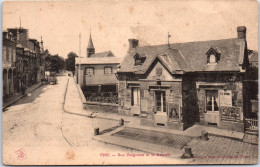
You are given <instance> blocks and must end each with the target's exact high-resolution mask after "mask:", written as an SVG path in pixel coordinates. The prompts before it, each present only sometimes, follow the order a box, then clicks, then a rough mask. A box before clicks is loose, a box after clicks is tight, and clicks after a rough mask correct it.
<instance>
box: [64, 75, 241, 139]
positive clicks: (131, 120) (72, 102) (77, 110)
mask: <svg viewBox="0 0 260 167" xmlns="http://www.w3.org/2000/svg"><path fill="white" fill-rule="evenodd" d="M65 110H66V111H67V113H71V114H76V115H80V116H87V117H91V118H101V119H108V120H116V121H119V120H120V119H121V118H122V119H124V121H125V122H126V123H127V124H126V126H128V127H132V128H139V129H143V130H151V129H152V130H156V131H160V132H165V133H173V134H178V135H184V136H190V137H200V135H201V131H202V130H205V131H207V132H208V133H209V134H210V135H216V136H222V137H227V138H231V139H237V140H239V141H242V140H243V138H244V133H242V132H236V131H230V130H225V129H219V128H215V127H207V126H202V125H194V126H192V127H190V128H188V129H186V130H185V131H178V130H174V129H166V128H162V127H147V126H140V118H138V117H130V116H125V115H120V114H118V113H101V112H91V111H87V110H86V109H83V104H82V99H81V95H80V92H79V90H78V87H77V85H76V83H75V80H74V78H73V77H70V79H69V84H68V90H67V95H66V101H65Z"/></svg>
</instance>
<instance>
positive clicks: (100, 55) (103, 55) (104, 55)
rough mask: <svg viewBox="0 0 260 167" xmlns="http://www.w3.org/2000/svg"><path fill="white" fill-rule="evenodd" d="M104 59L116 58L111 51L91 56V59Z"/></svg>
mask: <svg viewBox="0 0 260 167" xmlns="http://www.w3.org/2000/svg"><path fill="white" fill-rule="evenodd" d="M103 57H115V55H114V54H113V53H112V52H111V51H106V52H100V53H95V54H92V55H90V57H89V58H103Z"/></svg>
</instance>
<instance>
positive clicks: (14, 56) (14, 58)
mask: <svg viewBox="0 0 260 167" xmlns="http://www.w3.org/2000/svg"><path fill="white" fill-rule="evenodd" d="M13 62H16V50H15V49H13Z"/></svg>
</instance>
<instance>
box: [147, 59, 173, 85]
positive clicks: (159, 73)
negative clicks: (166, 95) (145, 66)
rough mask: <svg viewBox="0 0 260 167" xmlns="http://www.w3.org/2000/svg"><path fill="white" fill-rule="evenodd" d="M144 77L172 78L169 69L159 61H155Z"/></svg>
mask: <svg viewBox="0 0 260 167" xmlns="http://www.w3.org/2000/svg"><path fill="white" fill-rule="evenodd" d="M146 79H148V80H157V79H160V80H167V81H168V80H173V77H172V75H171V74H170V73H169V71H168V70H167V69H166V68H165V67H164V66H163V65H162V63H161V62H160V61H157V62H156V64H155V65H154V66H153V67H152V69H151V72H150V73H149V74H148V75H147V77H146Z"/></svg>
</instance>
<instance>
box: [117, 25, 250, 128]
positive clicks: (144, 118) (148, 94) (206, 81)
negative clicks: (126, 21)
mask: <svg viewBox="0 0 260 167" xmlns="http://www.w3.org/2000/svg"><path fill="white" fill-rule="evenodd" d="M237 34H238V37H237V38H232V39H221V40H211V41H199V42H188V43H174V44H169V45H156V46H138V40H136V39H129V46H130V47H129V51H128V54H127V55H126V57H125V58H124V60H123V62H122V63H121V65H120V66H121V67H120V69H119V70H118V71H117V77H118V80H119V88H118V99H119V101H118V103H119V108H118V111H119V113H121V114H126V115H132V116H138V117H140V123H141V124H142V125H147V126H164V127H166V128H170V129H179V130H185V129H186V128H188V127H190V126H192V125H194V124H202V125H206V126H217V127H219V128H224V129H230V130H236V131H244V116H246V115H248V113H247V107H248V104H247V101H246V99H247V94H246V93H245V90H244V88H245V86H244V84H243V81H244V78H245V75H246V70H247V68H248V65H249V62H248V55H247V53H248V52H247V41H246V27H244V26H241V27H237Z"/></svg>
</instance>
